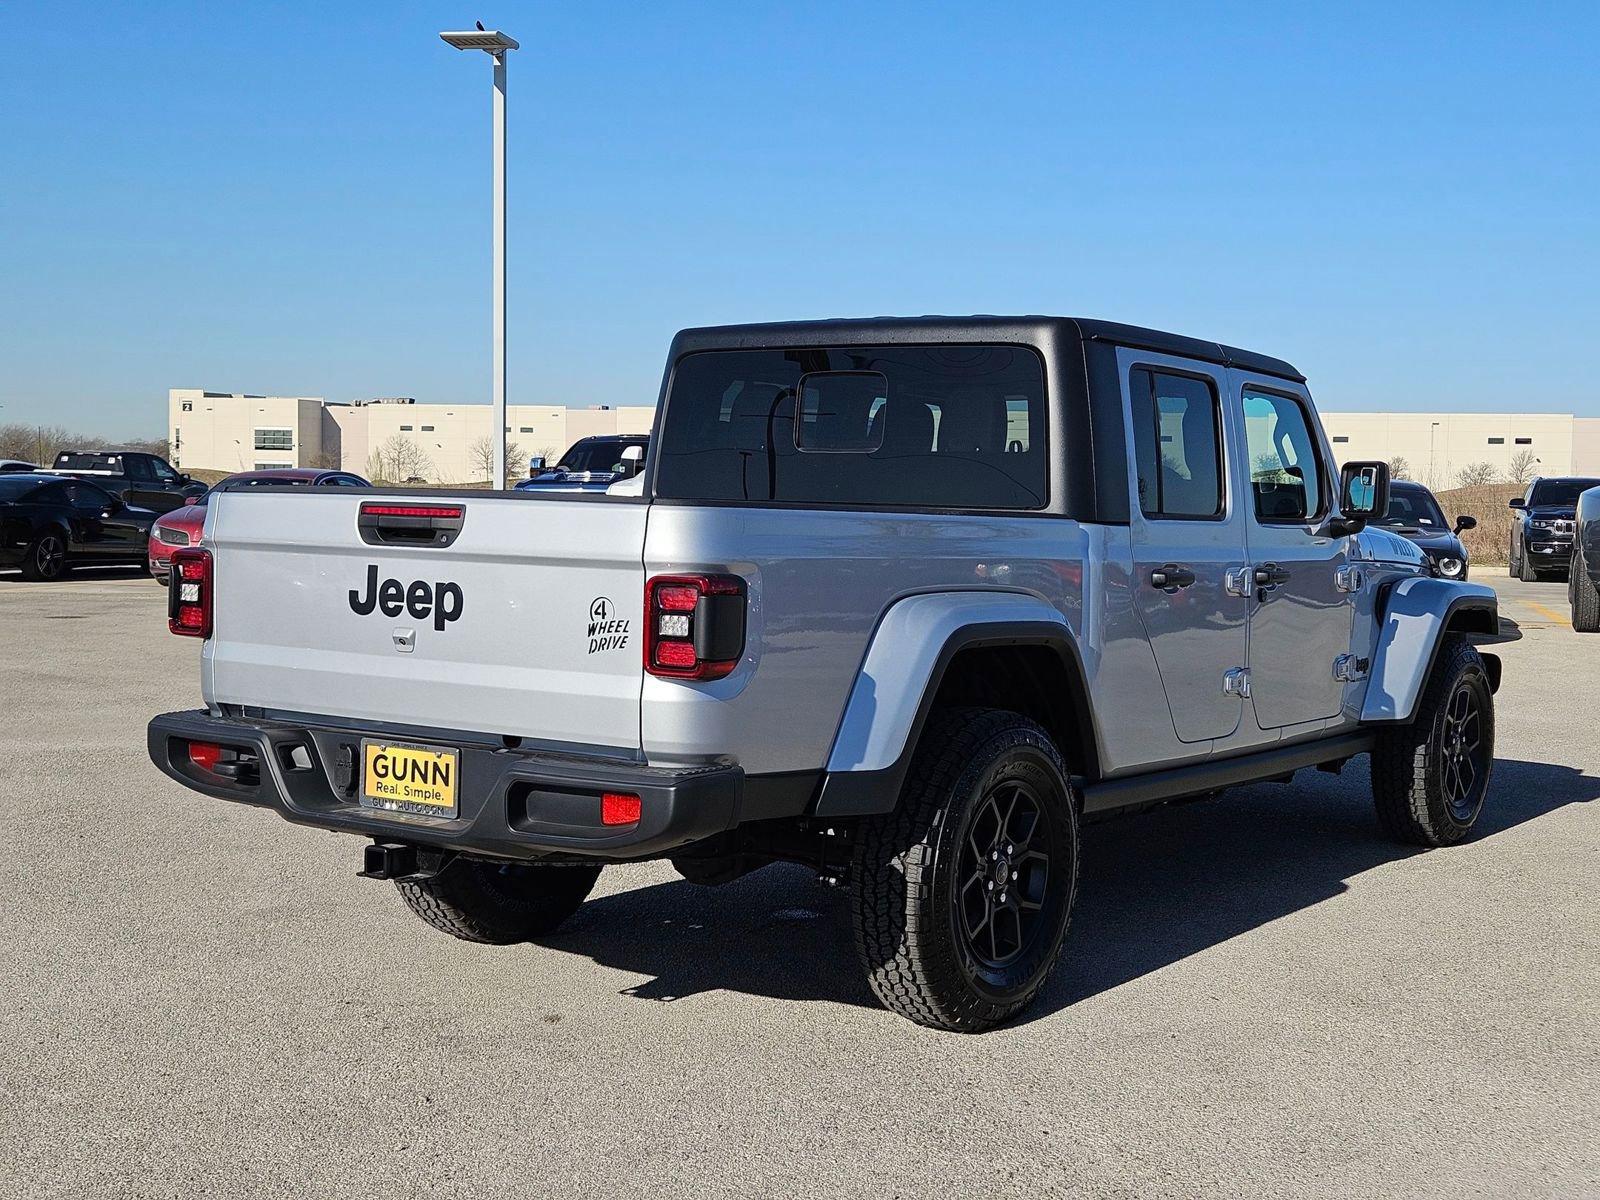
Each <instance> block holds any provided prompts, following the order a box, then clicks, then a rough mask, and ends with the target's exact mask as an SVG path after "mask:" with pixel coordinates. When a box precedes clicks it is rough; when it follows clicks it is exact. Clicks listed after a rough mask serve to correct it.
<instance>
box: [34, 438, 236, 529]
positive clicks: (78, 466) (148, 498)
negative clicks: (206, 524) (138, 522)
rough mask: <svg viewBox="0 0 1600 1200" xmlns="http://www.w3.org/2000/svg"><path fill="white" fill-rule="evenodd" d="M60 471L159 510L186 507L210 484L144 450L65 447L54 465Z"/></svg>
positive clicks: (140, 506) (113, 493) (153, 509)
mask: <svg viewBox="0 0 1600 1200" xmlns="http://www.w3.org/2000/svg"><path fill="white" fill-rule="evenodd" d="M50 469H51V470H52V471H54V472H55V473H56V474H59V475H74V476H77V477H78V478H80V479H92V480H94V482H95V483H97V484H99V485H100V486H101V487H103V488H104V489H105V490H106V491H108V492H110V493H111V494H112V495H114V496H117V497H120V498H121V499H122V500H123V501H124V502H125V503H127V504H130V505H133V506H135V507H137V508H148V509H150V510H151V511H153V512H155V513H156V514H158V515H159V514H161V513H164V512H171V511H172V510H173V509H175V508H182V507H183V506H184V505H185V504H187V503H188V501H189V497H191V496H203V495H205V494H206V485H205V484H203V483H201V482H200V481H199V480H197V479H190V478H189V476H187V475H184V474H182V473H181V472H179V471H177V470H175V469H174V468H173V466H172V464H171V463H169V462H167V460H166V459H164V458H162V457H161V456H160V455H158V454H146V453H145V452H144V451H142V450H92V451H84V450H63V451H62V452H61V453H60V454H58V455H56V461H55V464H54V465H53V466H52V467H51V468H50Z"/></svg>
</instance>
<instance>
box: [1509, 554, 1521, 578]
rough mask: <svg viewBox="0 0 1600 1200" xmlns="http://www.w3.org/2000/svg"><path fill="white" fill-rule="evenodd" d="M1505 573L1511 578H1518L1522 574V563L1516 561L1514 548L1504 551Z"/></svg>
mask: <svg viewBox="0 0 1600 1200" xmlns="http://www.w3.org/2000/svg"><path fill="white" fill-rule="evenodd" d="M1506 574H1507V575H1509V576H1511V578H1513V579H1517V578H1520V577H1521V575H1522V564H1521V563H1520V562H1518V561H1517V552H1516V551H1515V550H1507V551H1506Z"/></svg>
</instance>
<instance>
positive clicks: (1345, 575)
mask: <svg viewBox="0 0 1600 1200" xmlns="http://www.w3.org/2000/svg"><path fill="white" fill-rule="evenodd" d="M1366 582H1367V577H1366V575H1365V574H1364V573H1363V572H1362V570H1361V568H1360V567H1340V568H1339V569H1338V570H1337V571H1335V572H1334V573H1333V586H1334V587H1336V588H1338V589H1339V590H1340V591H1341V592H1359V591H1360V590H1361V589H1362V588H1363V587H1364V586H1366Z"/></svg>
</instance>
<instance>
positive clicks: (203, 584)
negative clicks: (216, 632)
mask: <svg viewBox="0 0 1600 1200" xmlns="http://www.w3.org/2000/svg"><path fill="white" fill-rule="evenodd" d="M212 590H213V589H212V574H211V551H209V550H196V549H194V548H192V547H191V548H187V549H182V550H174V551H173V552H172V577H171V578H170V579H169V580H168V581H167V628H168V629H169V630H170V631H171V632H173V633H176V634H180V635H181V636H183V637H198V638H208V637H210V636H211V593H212Z"/></svg>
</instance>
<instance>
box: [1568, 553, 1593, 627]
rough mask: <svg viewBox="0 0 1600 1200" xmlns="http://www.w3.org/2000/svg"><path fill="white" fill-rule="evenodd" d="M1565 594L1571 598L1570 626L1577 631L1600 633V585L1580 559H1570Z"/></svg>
mask: <svg viewBox="0 0 1600 1200" xmlns="http://www.w3.org/2000/svg"><path fill="white" fill-rule="evenodd" d="M1567 594H1568V595H1569V596H1570V597H1571V599H1572V628H1573V629H1575V630H1576V631H1577V632H1579V633H1600V586H1597V585H1596V584H1595V581H1594V579H1593V578H1592V577H1591V576H1590V575H1589V568H1588V565H1587V564H1586V563H1585V562H1584V561H1583V560H1582V559H1579V558H1574V559H1573V560H1572V573H1571V575H1570V576H1569V577H1568V579H1567Z"/></svg>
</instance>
